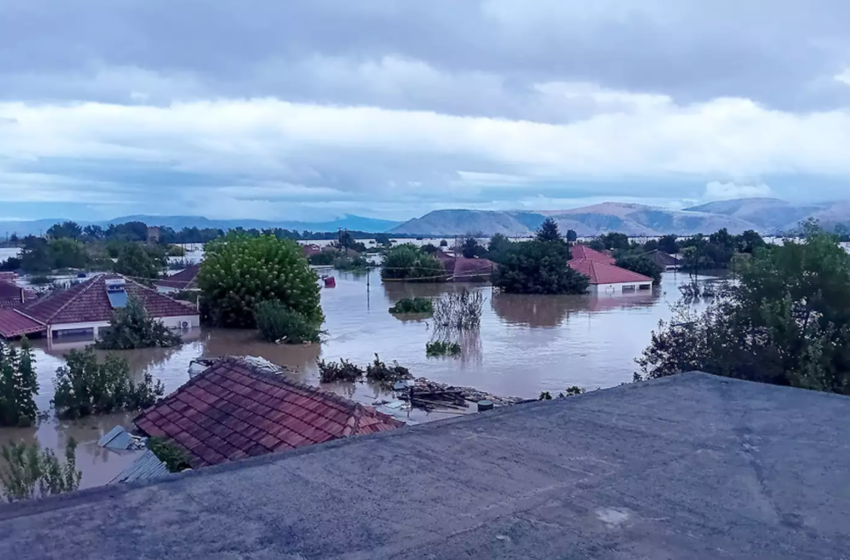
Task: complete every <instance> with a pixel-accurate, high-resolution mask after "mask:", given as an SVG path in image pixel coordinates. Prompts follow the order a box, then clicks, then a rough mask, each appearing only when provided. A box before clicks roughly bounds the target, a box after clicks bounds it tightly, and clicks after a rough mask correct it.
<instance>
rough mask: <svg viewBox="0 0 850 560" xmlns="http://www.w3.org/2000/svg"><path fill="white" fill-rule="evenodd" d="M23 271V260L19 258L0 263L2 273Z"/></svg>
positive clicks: (10, 258) (11, 258)
mask: <svg viewBox="0 0 850 560" xmlns="http://www.w3.org/2000/svg"><path fill="white" fill-rule="evenodd" d="M20 269H21V259H19V258H18V257H9V258H8V259H6V260H5V261H0V272H10V271H15V270H20Z"/></svg>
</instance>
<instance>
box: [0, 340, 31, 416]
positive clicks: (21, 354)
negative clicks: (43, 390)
mask: <svg viewBox="0 0 850 560" xmlns="http://www.w3.org/2000/svg"><path fill="white" fill-rule="evenodd" d="M37 394H38V377H37V375H36V372H35V359H34V358H33V352H32V347H31V346H30V344H29V341H28V340H27V339H26V337H24V338H22V339H21V347H20V349H16V348H15V347H14V346H11V345H7V344H4V343H3V342H0V426H3V427H6V426H19V427H27V426H31V425H32V424H33V423H34V422H35V420H36V417H37V415H38V407H36V405H35V399H34V396H35V395H37Z"/></svg>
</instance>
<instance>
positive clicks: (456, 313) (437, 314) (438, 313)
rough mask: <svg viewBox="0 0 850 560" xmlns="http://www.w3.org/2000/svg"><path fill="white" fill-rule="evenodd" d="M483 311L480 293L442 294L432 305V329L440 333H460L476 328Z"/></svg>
mask: <svg viewBox="0 0 850 560" xmlns="http://www.w3.org/2000/svg"><path fill="white" fill-rule="evenodd" d="M483 310H484V296H483V295H482V294H481V292H480V291H474V292H470V291H469V290H467V289H465V288H464V289H463V290H461V291H459V292H450V293H447V294H444V295H443V297H441V298H440V299H438V300H437V302H436V303H435V304H434V328H435V329H436V330H437V331H440V332H460V331H466V330H471V329H476V328H478V326H479V325H481V314H482V312H483Z"/></svg>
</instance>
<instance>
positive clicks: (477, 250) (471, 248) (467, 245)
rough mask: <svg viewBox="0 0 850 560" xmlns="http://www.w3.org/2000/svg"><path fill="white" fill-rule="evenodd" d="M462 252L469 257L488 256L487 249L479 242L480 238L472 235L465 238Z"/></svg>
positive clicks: (461, 248)
mask: <svg viewBox="0 0 850 560" xmlns="http://www.w3.org/2000/svg"><path fill="white" fill-rule="evenodd" d="M460 251H461V254H462V255H463V256H464V257H466V258H467V259H474V258H476V257H486V256H487V249H486V248H485V247H484V246H483V245H481V244H480V243H478V240H477V239H476V238H474V237H472V236H469V237H467V238H466V239H464V240H463V245H461V247H460Z"/></svg>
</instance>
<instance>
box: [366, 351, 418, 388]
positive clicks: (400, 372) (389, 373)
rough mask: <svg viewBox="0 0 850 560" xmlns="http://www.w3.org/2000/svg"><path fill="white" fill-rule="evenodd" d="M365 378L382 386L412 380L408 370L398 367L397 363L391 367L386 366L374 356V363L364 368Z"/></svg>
mask: <svg viewBox="0 0 850 560" xmlns="http://www.w3.org/2000/svg"><path fill="white" fill-rule="evenodd" d="M366 378H367V379H369V380H371V381H376V382H379V383H383V384H391V383H397V382H399V381H404V380H405V379H412V378H413V376H412V375H411V374H410V370H409V369H407V368H406V367H402V366H400V365H398V362H393V364H392V365H391V366H388V365H387V364H385V363H384V362H382V361H381V358H380V357H379V356H378V355H377V354H375V361H374V362H372V363H371V364H369V365H368V366H366Z"/></svg>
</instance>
